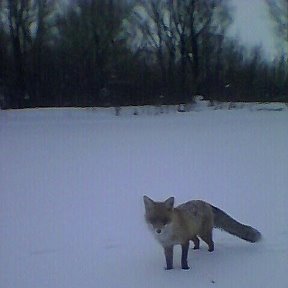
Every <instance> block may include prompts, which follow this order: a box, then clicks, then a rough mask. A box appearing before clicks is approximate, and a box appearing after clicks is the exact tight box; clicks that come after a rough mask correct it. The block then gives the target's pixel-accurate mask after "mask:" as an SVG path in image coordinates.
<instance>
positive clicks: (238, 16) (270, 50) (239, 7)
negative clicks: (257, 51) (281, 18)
mask: <svg viewBox="0 0 288 288" xmlns="http://www.w3.org/2000/svg"><path fill="white" fill-rule="evenodd" d="M232 3H233V6H235V13H234V23H233V25H232V26H231V29H230V33H231V35H235V36H236V37H238V38H239V39H240V41H241V42H242V43H243V44H245V45H247V46H250V47H251V46H255V45H262V47H263V51H264V53H265V54H266V55H267V56H268V57H272V58H273V57H274V56H276V55H277V53H279V48H280V43H279V41H278V39H277V37H276V35H275V31H274V29H273V22H272V20H271V18H270V15H269V11H268V9H267V6H266V4H265V0H232Z"/></svg>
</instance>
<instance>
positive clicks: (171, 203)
mask: <svg viewBox="0 0 288 288" xmlns="http://www.w3.org/2000/svg"><path fill="white" fill-rule="evenodd" d="M164 204H165V206H166V207H167V208H168V209H171V210H172V209H173V208H174V197H170V198H168V199H167V200H165V202H164Z"/></svg>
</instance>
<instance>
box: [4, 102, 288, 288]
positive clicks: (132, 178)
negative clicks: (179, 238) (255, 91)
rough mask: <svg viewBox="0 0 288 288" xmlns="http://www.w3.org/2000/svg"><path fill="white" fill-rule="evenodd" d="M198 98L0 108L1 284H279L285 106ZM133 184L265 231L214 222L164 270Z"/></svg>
mask: <svg viewBox="0 0 288 288" xmlns="http://www.w3.org/2000/svg"><path fill="white" fill-rule="evenodd" d="M280 106H281V105H280ZM199 107H200V108H199V109H195V110H194V111H192V112H189V113H177V112H175V111H174V110H175V109H174V110H173V109H171V110H170V111H169V113H168V111H167V109H166V110H165V109H164V113H163V114H158V113H155V110H153V109H155V108H152V107H150V108H147V107H146V108H142V109H140V110H139V109H138V111H137V113H138V114H139V115H138V116H134V115H133V113H132V112H133V111H134V110H133V111H131V109H130V110H129V109H126V110H125V109H124V110H123V111H122V112H121V113H122V114H121V115H120V117H116V116H114V115H113V110H112V109H96V110H93V109H43V110H23V111H0V287H1V288H46V287H47V288H74V287H75V288H79V287H85V288H90V287H93V288H94V287H105V288H107V287H108V288H110V287H111V288H114V287H115V288H119V287H125V288H135V287H137V288H141V287H165V288H169V287H194V288H196V287H221V288H231V287H233V288H243V287H247V288H248V287H277V288H284V287H288V276H287V271H288V246H287V244H286V242H287V238H288V225H287V220H288V209H287V208H288V200H287V198H288V197H287V194H288V172H287V171H288V148H287V147H288V126H287V123H288V113H287V109H286V108H285V106H281V107H282V108H283V109H282V108H281V109H278V108H277V107H276V108H275V106H273V105H272V106H269V105H266V106H265V107H264V108H265V109H264V108H263V106H257V105H256V106H251V105H250V106H245V107H244V106H243V107H242V109H233V110H228V109H226V108H224V109H223V107H222V109H219V110H213V109H214V108H213V109H212V108H211V109H208V108H207V109H204V108H203V107H202V108H201V106H199ZM257 107H258V108H259V109H258V108H257ZM260 108H261V109H260ZM270 108H271V109H270ZM130 112H131V113H130ZM155 114H158V115H155ZM143 194H147V195H149V196H150V197H152V198H154V199H157V200H162V199H165V198H167V197H169V196H172V195H173V196H175V197H176V201H177V203H181V202H184V201H186V200H190V199H203V200H206V201H209V202H211V203H213V204H214V205H216V206H218V207H220V208H222V209H223V210H225V211H226V212H228V213H229V214H231V215H232V216H234V217H235V218H236V219H238V220H240V221H241V222H244V223H247V224H250V225H252V226H254V227H256V228H257V229H259V230H260V231H261V232H262V234H263V238H264V239H263V241H262V242H260V243H257V244H250V243H246V242H244V241H242V240H240V239H238V238H235V237H232V236H230V235H228V234H226V233H224V232H220V231H215V234H214V238H215V251H214V252H213V253H209V252H208V251H207V248H206V246H205V245H204V244H203V243H201V244H202V245H201V249H200V250H198V251H193V250H190V251H189V258H188V260H189V264H190V267H191V269H190V270H189V271H183V270H181V269H180V249H179V248H177V249H176V251H175V269H174V270H172V271H165V270H164V269H163V267H164V266H165V260H164V255H163V251H162V248H161V247H160V246H159V244H158V243H156V241H155V240H154V239H153V237H152V235H150V232H149V231H148V229H147V227H146V225H145V223H144V220H143V213H144V207H143V203H142V196H143Z"/></svg>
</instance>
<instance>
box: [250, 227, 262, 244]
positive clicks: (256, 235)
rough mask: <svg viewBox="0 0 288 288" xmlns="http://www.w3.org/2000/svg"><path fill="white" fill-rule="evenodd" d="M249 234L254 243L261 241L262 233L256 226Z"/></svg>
mask: <svg viewBox="0 0 288 288" xmlns="http://www.w3.org/2000/svg"><path fill="white" fill-rule="evenodd" d="M251 228H252V227H251ZM249 234H250V235H247V236H248V237H247V240H248V241H250V242H252V243H255V242H259V241H260V240H261V239H262V234H261V233H260V232H259V231H258V230H256V229H255V228H252V230H251V231H250V233H249Z"/></svg>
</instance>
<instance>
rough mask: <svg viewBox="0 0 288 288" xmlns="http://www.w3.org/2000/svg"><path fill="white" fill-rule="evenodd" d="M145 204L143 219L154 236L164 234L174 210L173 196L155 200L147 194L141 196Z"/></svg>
mask: <svg viewBox="0 0 288 288" xmlns="http://www.w3.org/2000/svg"><path fill="white" fill-rule="evenodd" d="M143 200H144V204H145V212H146V213H145V219H146V222H147V223H148V225H149V226H150V228H151V229H152V231H153V232H154V233H155V236H160V235H161V234H164V233H165V231H166V230H167V227H168V226H169V224H170V223H171V222H172V217H173V210H174V197H170V198H168V199H167V200H165V201H164V202H155V201H153V200H152V199H150V198H149V197H147V196H144V197H143Z"/></svg>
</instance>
